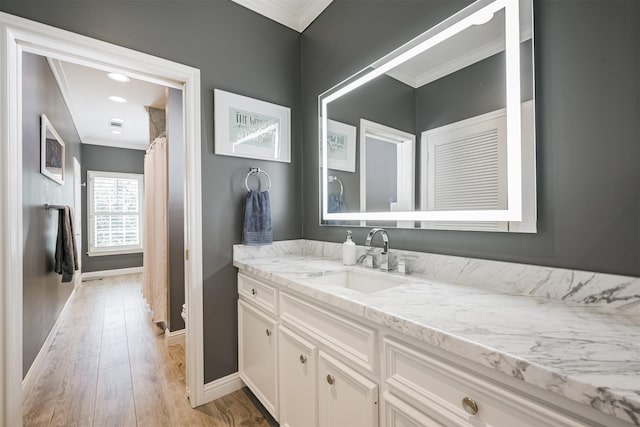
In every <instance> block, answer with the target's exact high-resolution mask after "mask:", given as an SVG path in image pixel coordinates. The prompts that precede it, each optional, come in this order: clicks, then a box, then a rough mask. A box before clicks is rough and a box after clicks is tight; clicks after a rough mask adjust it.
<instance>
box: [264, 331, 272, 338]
mask: <svg viewBox="0 0 640 427" xmlns="http://www.w3.org/2000/svg"><path fill="white" fill-rule="evenodd" d="M264 332H265V334H267V336H268V337H270V336H271V331H270V330H269V329H267V330H265V331H264Z"/></svg>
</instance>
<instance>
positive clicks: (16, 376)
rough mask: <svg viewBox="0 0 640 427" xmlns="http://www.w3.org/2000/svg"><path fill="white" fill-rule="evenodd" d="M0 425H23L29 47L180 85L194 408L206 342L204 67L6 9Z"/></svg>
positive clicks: (1, 87) (0, 32) (2, 34)
mask: <svg viewBox="0 0 640 427" xmlns="http://www.w3.org/2000/svg"><path fill="white" fill-rule="evenodd" d="M0 45H1V46H2V49H0V56H1V58H0V59H1V61H0V63H2V64H3V65H2V67H1V68H0V100H1V101H0V137H1V139H2V140H3V141H5V143H4V144H2V145H1V147H0V151H1V154H2V155H0V159H1V160H0V174H1V175H2V176H3V179H2V180H0V194H2V200H4V201H5V202H6V208H5V209H4V210H3V212H2V213H1V214H0V238H1V239H0V240H1V246H0V259H1V260H2V261H0V262H1V263H2V265H1V267H2V268H1V269H0V270H1V273H0V274H1V275H2V282H3V283H4V284H5V292H4V293H1V294H0V315H1V317H2V318H3V320H4V322H3V327H2V328H3V331H2V333H0V350H1V358H0V365H2V366H0V368H1V369H0V372H1V374H0V377H1V378H0V379H1V380H2V381H0V414H3V419H1V420H0V424H4V425H21V424H22V422H21V413H22V393H16V390H21V389H22V369H21V366H22V364H23V351H22V334H23V321H22V319H23V308H22V300H23V295H22V292H23V279H22V266H23V231H22V230H23V217H22V192H23V187H22V179H21V177H22V149H23V146H22V142H23V141H22V125H23V120H22V119H23V118H22V111H21V106H22V92H21V88H22V84H23V81H22V74H21V70H22V61H23V57H22V56H23V53H31V54H36V55H41V56H44V57H47V58H52V59H56V60H63V61H67V62H69V63H73V64H79V65H84V66H89V67H91V68H95V69H99V70H103V71H107V72H116V73H120V74H124V75H127V76H130V77H134V78H136V79H139V80H143V81H147V82H152V83H156V84H162V85H165V86H169V87H172V88H176V89H180V90H182V100H183V116H184V153H185V162H184V164H185V174H184V177H183V185H184V188H185V204H184V208H185V215H184V223H183V229H184V233H185V237H184V244H185V251H186V252H187V253H188V254H189V255H188V257H185V262H184V266H185V272H184V281H185V301H186V306H187V311H186V324H187V329H186V364H187V372H186V386H187V393H188V396H189V398H190V403H191V406H192V407H196V406H198V405H200V404H202V403H204V399H205V396H204V372H203V371H204V368H203V342H202V235H201V230H202V218H201V173H200V169H201V165H200V149H201V142H200V135H201V126H200V74H199V73H200V72H199V70H197V69H194V68H192V67H188V66H185V65H182V64H178V63H175V62H171V61H168V60H164V59H161V58H157V57H153V56H151V55H147V54H144V53H140V52H135V51H132V50H130V49H126V48H123V47H120V46H116V45H112V44H109V43H105V42H102V41H98V40H95V39H91V38H88V37H84V36H80V35H77V34H73V33H70V32H67V31H64V30H60V29H57V28H53V27H50V26H47V25H43V24H39V23H36V22H33V21H29V20H25V19H22V18H18V17H15V16H12V15H8V14H5V13H0Z"/></svg>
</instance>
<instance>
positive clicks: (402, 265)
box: [396, 254, 417, 274]
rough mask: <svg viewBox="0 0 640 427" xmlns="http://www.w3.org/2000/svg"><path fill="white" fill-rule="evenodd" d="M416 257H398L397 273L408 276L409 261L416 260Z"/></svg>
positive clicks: (401, 255)
mask: <svg viewBox="0 0 640 427" xmlns="http://www.w3.org/2000/svg"><path fill="white" fill-rule="evenodd" d="M416 259H417V257H415V256H411V255H403V254H400V255H398V263H397V267H396V269H397V271H398V273H400V274H409V271H410V269H409V261H413V260H416Z"/></svg>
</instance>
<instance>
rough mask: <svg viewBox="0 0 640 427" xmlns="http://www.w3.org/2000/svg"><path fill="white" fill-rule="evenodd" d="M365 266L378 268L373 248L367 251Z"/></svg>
mask: <svg viewBox="0 0 640 427" xmlns="http://www.w3.org/2000/svg"><path fill="white" fill-rule="evenodd" d="M363 265H364V266H365V267H371V268H376V255H375V254H374V253H373V248H369V249H367V253H366V254H365V256H364V263H363Z"/></svg>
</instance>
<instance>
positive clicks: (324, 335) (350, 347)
mask: <svg viewBox="0 0 640 427" xmlns="http://www.w3.org/2000/svg"><path fill="white" fill-rule="evenodd" d="M238 293H239V295H240V300H239V302H238V321H239V330H238V332H239V337H238V342H239V369H240V377H241V378H242V380H243V381H244V382H245V384H246V385H247V386H248V387H249V388H250V389H251V390H252V391H253V393H254V394H255V395H256V397H257V398H258V399H259V400H260V401H261V402H262V404H263V405H264V406H265V407H266V408H267V410H269V412H270V413H271V414H272V415H273V416H274V417H275V418H276V420H278V421H279V422H280V424H281V425H282V426H287V427H336V426H349V427H357V426H366V427H376V426H380V427H418V426H426V427H432V426H447V427H448V426H470V427H471V426H484V427H500V426H508V427H511V426H518V427H533V426H535V427H545V426H546V427H551V426H553V427H579V426H594V427H595V426H598V427H600V426H608V427H613V426H627V424H626V423H624V422H623V421H621V420H619V419H617V418H615V417H611V416H609V415H606V414H604V413H602V412H599V411H596V410H593V409H592V408H589V407H588V406H586V405H580V404H578V403H576V402H572V401H569V400H568V399H566V398H563V397H561V396H558V395H556V394H554V393H551V392H548V391H545V390H542V389H539V388H537V387H535V386H533V385H530V384H525V383H522V382H520V381H518V380H516V379H514V378H511V377H508V376H506V375H503V374H501V373H498V372H496V371H494V370H492V369H490V368H487V367H483V366H480V365H478V364H476V363H474V362H471V361H468V360H467V359H465V358H463V357H461V356H457V355H454V354H451V353H448V352H446V351H444V350H442V349H440V348H437V347H434V346H431V345H429V344H427V343H424V342H422V341H419V340H416V339H415V338H411V337H409V336H407V335H405V334H402V333H400V332H398V331H395V330H391V329H389V328H387V327H385V326H382V325H378V324H374V323H372V322H369V321H367V320H365V319H362V320H360V318H359V317H358V316H357V315H354V314H352V313H347V312H343V311H342V310H341V309H339V308H336V307H333V306H330V305H325V304H323V303H320V302H318V301H316V300H315V299H314V298H313V297H311V296H305V295H300V294H298V293H296V292H293V291H290V290H287V289H280V288H279V287H278V286H277V285H271V284H269V282H267V281H265V280H262V279H256V278H254V277H253V276H250V275H245V274H243V273H240V274H239V277H238Z"/></svg>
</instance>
